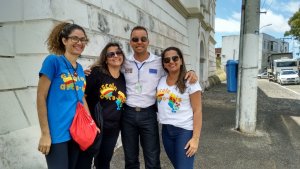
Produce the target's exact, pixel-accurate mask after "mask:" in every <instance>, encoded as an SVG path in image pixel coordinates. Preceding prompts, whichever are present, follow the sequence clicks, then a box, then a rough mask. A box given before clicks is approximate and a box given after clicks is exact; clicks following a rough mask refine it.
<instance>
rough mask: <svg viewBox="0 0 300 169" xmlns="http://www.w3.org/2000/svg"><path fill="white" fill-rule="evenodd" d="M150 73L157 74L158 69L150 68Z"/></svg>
mask: <svg viewBox="0 0 300 169" xmlns="http://www.w3.org/2000/svg"><path fill="white" fill-rule="evenodd" d="M149 73H153V74H157V69H149Z"/></svg>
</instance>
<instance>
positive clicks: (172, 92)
mask: <svg viewBox="0 0 300 169" xmlns="http://www.w3.org/2000/svg"><path fill="white" fill-rule="evenodd" d="M166 80H167V76H164V77H162V78H161V79H160V81H159V84H158V86H157V94H156V97H157V107H158V120H159V122H160V123H162V124H171V125H173V126H176V127H180V128H183V129H186V130H193V114H194V113H193V109H192V105H191V101H190V94H193V93H195V92H196V91H201V90H202V89H201V87H200V84H199V82H196V83H194V84H189V83H188V82H187V83H186V86H187V88H186V90H185V92H184V93H183V94H181V93H180V91H179V89H178V88H177V86H176V85H173V86H169V85H168V84H167V83H166Z"/></svg>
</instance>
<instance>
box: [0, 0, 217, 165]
mask: <svg viewBox="0 0 300 169" xmlns="http://www.w3.org/2000/svg"><path fill="white" fill-rule="evenodd" d="M215 6H216V1H215V0H201V1H189V0H151V1H149V0H109V1H99V0H63V1H61V0H13V1H11V0H1V2H0V39H1V41H0V73H1V77H0V104H1V105H0V107H1V109H0V136H5V135H6V134H8V133H11V132H14V131H17V130H20V129H24V128H28V127H30V126H37V125H38V120H37V112H36V103H35V100H36V86H37V82H38V72H39V70H40V67H41V63H42V62H43V60H44V58H45V56H47V55H48V51H47V47H46V43H45V41H46V39H47V37H48V35H49V32H50V30H51V28H52V27H53V25H55V24H56V23H57V22H59V21H64V20H73V21H74V23H76V24H79V25H81V26H83V27H84V28H85V30H86V32H87V34H88V37H89V39H90V43H89V44H88V46H87V47H86V49H85V51H84V52H83V57H82V58H81V59H80V60H79V62H80V63H81V64H82V65H83V66H84V67H87V66H89V65H90V64H91V63H92V62H93V61H94V60H95V59H96V58H97V57H98V55H99V53H100V51H101V50H102V48H103V47H104V45H105V44H106V43H108V42H110V41H117V42H119V43H120V44H121V46H122V47H123V50H124V51H125V54H126V55H128V54H130V53H131V52H132V50H131V48H130V46H129V36H130V31H131V29H132V28H133V27H134V26H136V25H142V26H145V27H146V28H147V29H148V31H149V39H150V46H149V50H150V51H151V52H153V53H155V54H158V55H159V54H160V53H161V51H162V50H163V49H164V48H166V47H169V46H177V47H179V48H180V49H182V51H183V53H184V57H185V61H186V64H187V68H188V69H193V70H195V72H196V73H197V75H198V76H199V79H200V81H201V83H203V84H205V86H206V85H209V84H207V81H208V77H209V76H212V75H214V72H215V54H214V44H215V41H214V31H213V30H214V17H215ZM201 43H202V44H203V47H202V48H201V47H200V46H201V45H200V44H201ZM202 50H203V51H202ZM200 55H201V56H200ZM200 58H201V59H200ZM201 60H202V61H203V62H201ZM200 69H202V74H200ZM35 131H36V130H35ZM0 141H1V139H0ZM2 145H3V144H1V142H0V146H2ZM0 149H2V147H0ZM0 168H1V163H0Z"/></svg>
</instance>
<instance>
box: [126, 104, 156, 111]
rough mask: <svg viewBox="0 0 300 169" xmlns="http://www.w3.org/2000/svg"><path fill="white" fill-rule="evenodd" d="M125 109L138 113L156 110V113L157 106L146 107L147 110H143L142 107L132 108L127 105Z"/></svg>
mask: <svg viewBox="0 0 300 169" xmlns="http://www.w3.org/2000/svg"><path fill="white" fill-rule="evenodd" d="M124 108H125V109H127V110H131V111H136V112H142V111H149V110H155V111H156V104H154V105H151V106H149V107H145V108H142V107H130V106H128V105H126V104H125V106H124Z"/></svg>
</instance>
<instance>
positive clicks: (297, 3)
mask: <svg viewBox="0 0 300 169" xmlns="http://www.w3.org/2000/svg"><path fill="white" fill-rule="evenodd" d="M260 3H261V4H260V11H266V12H267V13H266V14H263V13H262V14H261V15H260V28H261V29H260V32H263V33H267V34H269V35H271V36H274V37H276V38H284V32H285V31H287V30H289V29H290V27H289V25H288V23H287V22H288V20H289V18H290V17H291V16H293V14H294V13H295V12H296V11H298V9H299V8H300V0H260ZM241 4H242V0H217V3H216V5H217V6H216V20H215V39H216V41H217V44H216V47H222V36H226V35H239V31H240V18H241ZM269 24H272V25H270V26H266V25H269ZM285 41H289V42H290V52H294V53H298V52H299V45H300V44H299V43H297V42H296V41H293V40H288V39H285Z"/></svg>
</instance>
